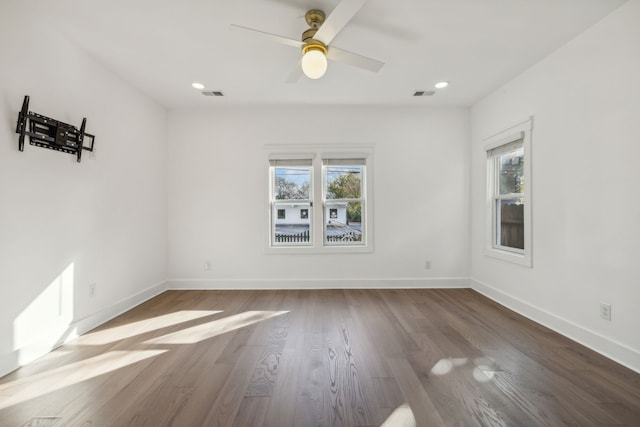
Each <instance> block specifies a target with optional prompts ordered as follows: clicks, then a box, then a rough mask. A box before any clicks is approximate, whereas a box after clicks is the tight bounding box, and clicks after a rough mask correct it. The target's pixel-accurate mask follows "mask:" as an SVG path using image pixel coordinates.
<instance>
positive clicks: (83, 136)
mask: <svg viewBox="0 0 640 427" xmlns="http://www.w3.org/2000/svg"><path fill="white" fill-rule="evenodd" d="M27 122H29V129H28V130H27ZM86 124H87V119H86V118H83V119H82V125H81V126H80V129H78V128H77V127H75V126H73V125H70V124H67V123H63V122H60V121H58V120H54V119H51V118H49V117H46V116H43V115H41V114H36V113H33V112H31V111H29V95H27V96H25V97H24V102H23V103H22V110H20V113H19V114H18V124H17V125H16V133H17V134H18V135H20V136H19V138H18V148H19V149H20V151H24V137H25V136H28V137H29V144H31V145H35V146H38V147H43V148H48V149H50V150H56V151H62V152H64V153H69V154H75V155H76V157H77V159H78V162H79V161H80V159H81V158H82V151H83V150H87V151H93V144H94V141H95V136H94V135H91V134H89V133H86V132H85V131H84V128H85V126H86ZM85 144H86V145H85Z"/></svg>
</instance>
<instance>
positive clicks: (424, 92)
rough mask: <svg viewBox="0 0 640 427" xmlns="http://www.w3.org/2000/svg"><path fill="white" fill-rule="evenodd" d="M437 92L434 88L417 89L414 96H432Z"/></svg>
mask: <svg viewBox="0 0 640 427" xmlns="http://www.w3.org/2000/svg"><path fill="white" fill-rule="evenodd" d="M435 93H436V92H435V91H433V90H417V91H415V92H414V93H413V96H432V95H433V94H435Z"/></svg>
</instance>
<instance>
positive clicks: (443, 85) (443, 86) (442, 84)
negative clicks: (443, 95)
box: [435, 82, 449, 89]
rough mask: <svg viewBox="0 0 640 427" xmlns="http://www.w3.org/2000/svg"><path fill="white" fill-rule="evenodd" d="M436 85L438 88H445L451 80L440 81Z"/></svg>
mask: <svg viewBox="0 0 640 427" xmlns="http://www.w3.org/2000/svg"><path fill="white" fill-rule="evenodd" d="M435 86H436V89H444V88H445V87H447V86H449V82H438V83H436V85H435Z"/></svg>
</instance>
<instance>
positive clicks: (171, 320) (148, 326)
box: [74, 310, 222, 345]
mask: <svg viewBox="0 0 640 427" xmlns="http://www.w3.org/2000/svg"><path fill="white" fill-rule="evenodd" d="M217 313H222V311H221V310H181V311H176V312H174V313H169V314H164V315H162V316H156V317H151V318H149V319H144V320H139V321H137V322H131V323H127V324H125V325H120V326H114V327H113V328H109V329H102V330H99V331H96V332H90V333H88V334H85V335H83V336H81V337H80V338H78V340H76V341H75V342H74V344H79V345H104V344H109V343H112V342H115V341H121V340H124V339H127V338H131V337H134V336H136V335H141V334H145V333H147V332H151V331H154V330H157V329H162V328H166V327H169V326H173V325H177V324H178V323H183V322H188V321H191V320H196V319H200V318H202V317H206V316H211V315H214V314H217Z"/></svg>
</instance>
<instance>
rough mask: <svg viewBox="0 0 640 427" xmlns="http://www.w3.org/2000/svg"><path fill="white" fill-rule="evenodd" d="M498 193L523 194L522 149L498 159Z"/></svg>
mask: <svg viewBox="0 0 640 427" xmlns="http://www.w3.org/2000/svg"><path fill="white" fill-rule="evenodd" d="M498 162H499V171H498V173H499V174H500V176H499V180H500V193H499V194H512V193H524V149H523V148H522V147H520V148H518V149H515V150H513V151H510V152H508V153H504V154H502V155H501V156H500V157H499V158H498Z"/></svg>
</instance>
